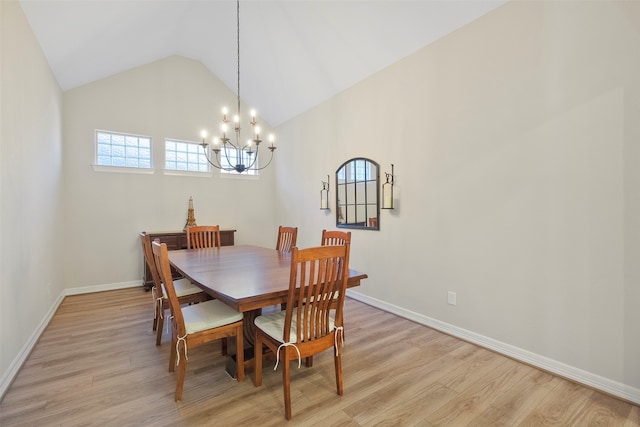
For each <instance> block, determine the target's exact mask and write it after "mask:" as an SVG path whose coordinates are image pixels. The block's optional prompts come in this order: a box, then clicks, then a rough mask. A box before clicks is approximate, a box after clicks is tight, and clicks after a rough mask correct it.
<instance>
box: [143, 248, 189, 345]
mask: <svg viewBox="0 0 640 427" xmlns="http://www.w3.org/2000/svg"><path fill="white" fill-rule="evenodd" d="M151 247H152V251H153V259H154V262H155V265H156V269H157V270H158V273H159V276H160V280H162V283H163V284H164V289H165V291H166V293H167V298H168V299H169V307H170V309H171V315H172V317H173V327H174V328H176V329H175V332H177V334H178V335H177V336H179V337H182V336H184V335H185V334H186V332H185V326H184V317H183V316H182V309H181V307H180V303H179V302H178V295H177V294H176V289H175V287H174V286H173V276H172V275H171V265H170V264H169V251H168V250H167V244H166V243H160V242H159V241H154V242H152V243H151Z"/></svg>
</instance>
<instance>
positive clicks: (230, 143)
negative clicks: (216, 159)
mask: <svg viewBox="0 0 640 427" xmlns="http://www.w3.org/2000/svg"><path fill="white" fill-rule="evenodd" d="M227 144H229V145H231V146H232V147H233V149H234V151H235V152H236V161H235V164H238V147H236V146H235V145H233V142H227ZM222 150H223V151H224V157H225V159H227V163H228V164H230V165H232V164H233V163H232V162H231V160H229V150H227V145H226V144H225V145H224V146H223V147H222ZM223 169H224V170H226V171H232V170H235V169H236V168H235V167H230V168H228V169H227V168H223Z"/></svg>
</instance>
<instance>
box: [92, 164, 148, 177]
mask: <svg viewBox="0 0 640 427" xmlns="http://www.w3.org/2000/svg"><path fill="white" fill-rule="evenodd" d="M91 166H92V167H93V170H94V171H96V172H112V173H137V174H142V175H153V174H154V173H156V170H155V169H154V168H129V167H123V166H107V165H96V164H95V163H94V164H92V165H91Z"/></svg>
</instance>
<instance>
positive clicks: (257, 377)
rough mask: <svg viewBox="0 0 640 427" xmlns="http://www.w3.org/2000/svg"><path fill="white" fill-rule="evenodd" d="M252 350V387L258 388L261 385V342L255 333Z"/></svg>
mask: <svg viewBox="0 0 640 427" xmlns="http://www.w3.org/2000/svg"><path fill="white" fill-rule="evenodd" d="M253 342H254V350H253V353H254V355H253V362H254V364H253V371H254V372H253V385H255V386H256V387H260V386H261V385H262V340H261V339H260V337H259V336H258V332H257V331H256V334H255V338H254V340H253Z"/></svg>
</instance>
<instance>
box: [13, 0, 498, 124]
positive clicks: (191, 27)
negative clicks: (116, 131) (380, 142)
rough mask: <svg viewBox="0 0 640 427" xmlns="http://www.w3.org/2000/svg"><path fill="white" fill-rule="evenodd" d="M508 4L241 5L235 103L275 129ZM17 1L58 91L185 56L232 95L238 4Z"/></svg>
mask: <svg viewBox="0 0 640 427" xmlns="http://www.w3.org/2000/svg"><path fill="white" fill-rule="evenodd" d="M506 1H507V0H413V1H395V0H378V1H369V0H349V1H344V0H336V1H327V0H325V1H318V0H316V1H312V0H287V1H269V0H263V1H244V0H243V1H241V2H240V61H241V63H240V65H241V96H242V99H243V101H245V102H246V103H248V104H249V105H252V106H254V107H255V108H256V109H257V110H258V114H259V115H260V116H261V117H262V118H263V119H265V120H266V121H267V122H269V123H270V124H271V125H273V126H277V125H279V124H281V123H283V122H285V121H287V120H289V119H290V118H292V117H295V116H296V115H298V114H300V113H302V112H304V111H305V110H308V109H309V108H312V107H314V106H315V105H317V104H319V103H321V102H322V101H324V100H326V99H329V98H330V97H332V96H333V95H335V94H337V93H339V92H341V91H342V90H344V89H346V88H348V87H349V86H352V85H353V84H355V83H357V82H358V81H360V80H362V79H364V78H366V77H367V76H369V75H371V74H374V73H375V72H377V71H379V70H381V69H383V68H385V67H387V66H388V65H390V64H392V63H394V62H396V61H398V60H400V59H401V58H403V57H405V56H407V55H409V54H411V53H413V52H415V51H416V50H418V49H420V48H422V47H424V46H425V45H427V44H429V43H431V42H433V41H434V40H437V39H438V38H440V37H442V36H444V35H446V34H447V33H449V32H452V31H455V30H456V29H457V28H460V27H462V26H464V25H465V24H467V23H469V22H471V21H472V20H474V19H476V18H478V17H480V16H482V15H483V14H485V13H487V12H489V11H490V10H492V9H494V8H496V7H498V6H500V5H502V4H504V3H505V2H506ZM20 4H21V5H22V8H23V10H24V12H25V14H26V16H27V19H28V20H29V22H30V24H31V26H32V28H33V31H34V33H35V35H36V37H37V38H38V41H39V42H40V44H41V46H42V49H43V51H44V54H45V56H46V58H47V59H48V61H49V64H50V65H51V68H52V70H53V73H54V74H55V77H56V79H57V80H58V83H59V84H60V86H61V87H62V89H63V90H67V89H71V88H75V87H78V86H81V85H83V84H86V83H89V82H92V81H95V80H99V79H101V78H104V77H107V76H110V75H112V74H115V73H119V72H122V71H125V70H128V69H131V68H134V67H137V66H140V65H144V64H147V63H150V62H153V61H156V60H158V59H161V58H165V57H167V56H171V55H182V56H185V57H188V58H192V59H195V60H198V61H200V62H201V63H203V64H204V65H205V66H206V67H207V68H208V69H209V70H211V72H212V73H214V74H215V75H216V76H217V77H218V78H220V79H221V80H222V81H223V82H224V83H225V84H226V85H228V86H229V88H231V89H232V90H233V91H234V92H235V91H236V85H237V68H236V67H237V64H236V57H237V51H236V48H237V47H236V3H235V1H229V0H128V1H127V0H21V1H20ZM455 54H458V53H456V52H452V55H455Z"/></svg>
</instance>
